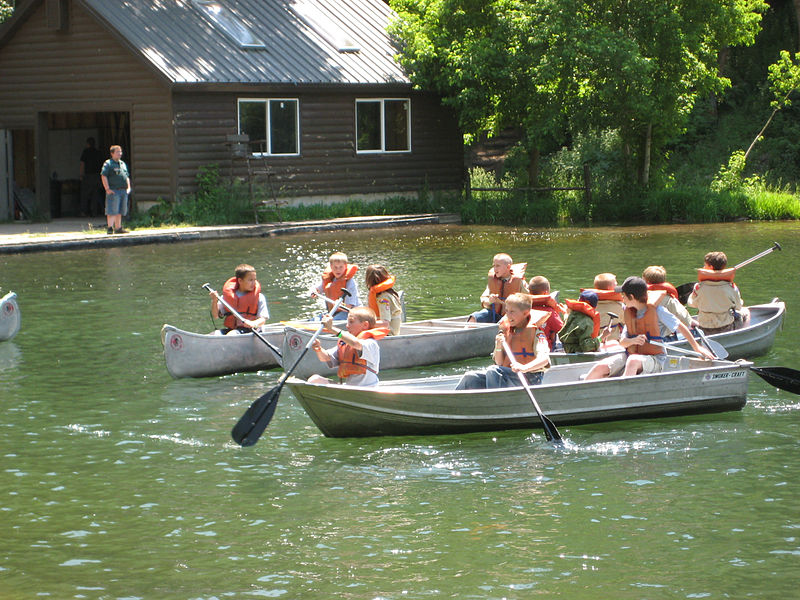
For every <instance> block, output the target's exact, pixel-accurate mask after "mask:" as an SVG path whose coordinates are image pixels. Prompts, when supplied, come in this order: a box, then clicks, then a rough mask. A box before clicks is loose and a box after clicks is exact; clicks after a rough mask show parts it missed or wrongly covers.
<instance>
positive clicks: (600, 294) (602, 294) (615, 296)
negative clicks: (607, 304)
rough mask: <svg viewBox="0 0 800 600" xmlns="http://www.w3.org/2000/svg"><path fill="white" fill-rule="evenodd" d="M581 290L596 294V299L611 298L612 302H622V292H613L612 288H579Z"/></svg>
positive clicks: (600, 300) (599, 300)
mask: <svg viewBox="0 0 800 600" xmlns="http://www.w3.org/2000/svg"><path fill="white" fill-rule="evenodd" d="M581 291H582V292H594V293H595V294H597V301H598V302H602V301H603V300H611V301H613V302H622V292H615V291H614V290H596V289H594V288H581Z"/></svg>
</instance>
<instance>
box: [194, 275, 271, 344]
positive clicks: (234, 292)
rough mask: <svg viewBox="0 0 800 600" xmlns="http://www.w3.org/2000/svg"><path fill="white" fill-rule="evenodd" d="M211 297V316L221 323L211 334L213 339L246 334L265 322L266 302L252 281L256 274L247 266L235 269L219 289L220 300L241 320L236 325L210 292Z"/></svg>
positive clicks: (259, 289) (267, 309)
mask: <svg viewBox="0 0 800 600" xmlns="http://www.w3.org/2000/svg"><path fill="white" fill-rule="evenodd" d="M209 295H210V296H211V314H212V315H217V317H218V318H220V319H222V318H224V319H225V322H224V323H223V327H222V329H217V330H216V331H214V335H229V334H238V333H250V332H251V331H252V330H253V329H258V328H259V327H261V326H262V325H263V324H264V323H266V322H267V319H269V307H268V306H267V299H266V298H265V297H264V294H262V293H261V284H260V283H259V282H258V279H256V270H255V269H254V268H253V267H252V266H250V265H247V264H241V265H239V266H238V267H236V271H235V274H234V276H233V277H231V278H230V279H228V281H226V282H225V285H223V286H222V297H223V298H224V299H225V301H226V302H227V303H228V304H230V305H231V306H232V307H233V308H235V309H236V312H238V313H239V314H240V315H241V316H243V317H244V318H245V319H244V321H240V320H239V319H238V318H236V317H234V316H233V314H232V313H231V312H230V311H229V310H228V309H227V308H225V306H224V305H223V304H222V302H219V301H218V300H217V296H216V295H215V294H214V292H210V293H209Z"/></svg>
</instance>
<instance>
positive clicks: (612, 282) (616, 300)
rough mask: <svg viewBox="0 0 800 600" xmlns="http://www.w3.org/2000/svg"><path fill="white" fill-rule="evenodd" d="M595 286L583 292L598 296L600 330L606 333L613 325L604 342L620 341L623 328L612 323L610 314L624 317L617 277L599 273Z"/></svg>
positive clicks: (595, 279) (605, 335) (611, 274)
mask: <svg viewBox="0 0 800 600" xmlns="http://www.w3.org/2000/svg"><path fill="white" fill-rule="evenodd" d="M593 285H594V287H592V288H587V290H581V291H582V292H583V291H592V292H594V293H595V294H597V307H596V308H597V312H598V313H599V314H600V330H601V331H604V332H605V330H606V328H607V327H608V326H609V324H611V325H612V328H611V330H610V331H609V332H608V333H607V334H606V333H604V334H603V335H604V340H608V341H613V340H618V339H619V336H620V330H621V328H622V327H621V325H619V323H611V321H612V317H610V316H609V314H608V313H610V312H612V313H614V314H616V315H622V311H623V310H624V307H623V305H622V295H621V294H620V293H619V292H618V291H616V287H617V276H616V275H614V274H613V273H599V274H598V275H597V276H595V278H594V284H593Z"/></svg>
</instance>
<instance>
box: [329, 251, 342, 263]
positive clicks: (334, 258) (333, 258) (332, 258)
mask: <svg viewBox="0 0 800 600" xmlns="http://www.w3.org/2000/svg"><path fill="white" fill-rule="evenodd" d="M337 260H341V261H344V262H347V254H345V253H344V252H334V253H333V254H331V255H330V257H329V258H328V262H329V263H333V262H334V261H337Z"/></svg>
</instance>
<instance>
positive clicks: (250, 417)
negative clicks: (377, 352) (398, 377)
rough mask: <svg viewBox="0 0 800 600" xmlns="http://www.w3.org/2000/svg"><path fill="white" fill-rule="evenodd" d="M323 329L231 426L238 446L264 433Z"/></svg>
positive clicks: (251, 443) (335, 308) (343, 293)
mask: <svg viewBox="0 0 800 600" xmlns="http://www.w3.org/2000/svg"><path fill="white" fill-rule="evenodd" d="M346 294H348V292H347V290H342V297H341V298H339V299H338V300H337V301H336V302H335V303H334V305H333V307H332V308H331V310H330V312H329V313H328V314H329V315H331V316H333V313H335V312H336V310H337V309H338V308H339V305H340V304H341V303H342V301H343V300H344V296H345V295H346ZM323 327H325V326H324V325H323V324H322V323H320V325H319V327H317V331H316V332H315V333H314V335H312V336H311V339H310V340H308V343H307V344H306V347H305V348H303V351H302V352H301V353H300V356H298V357H297V360H295V361H294V364H293V365H292V366H291V368H290V369H289V370H288V371H286V372H285V373H284V374H283V375H282V376H281V377H280V379H278V385H276V386H275V387H273V388H272V389H271V390H269V391H268V392H267V393H266V394H264V395H263V396H261V397H260V398H257V399H256V400H255V402H253V403H252V404H251V405H250V408H248V409H247V410H246V411H245V413H244V414H243V415H242V417H241V418H240V419H239V422H238V423H236V425H234V426H233V429H232V430H231V437H232V438H233V441H234V442H236V443H237V444H239V445H240V446H252V445H253V444H255V443H256V442H257V441H258V438H260V437H261V434H262V433H264V430H265V429H266V428H267V425H269V422H270V421H271V420H272V415H274V414H275V407H276V406H277V405H278V399H279V398H280V395H281V389H283V384H284V383H286V380H287V379H288V378H289V377H290V376H291V374H292V373H293V372H294V370H295V369H296V368H297V365H299V364H300V361H301V360H303V357H304V356H305V355H306V352H308V349H309V348H311V344H313V343H314V340H316V339H317V337H318V336H319V334H320V333H322V329H323Z"/></svg>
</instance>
